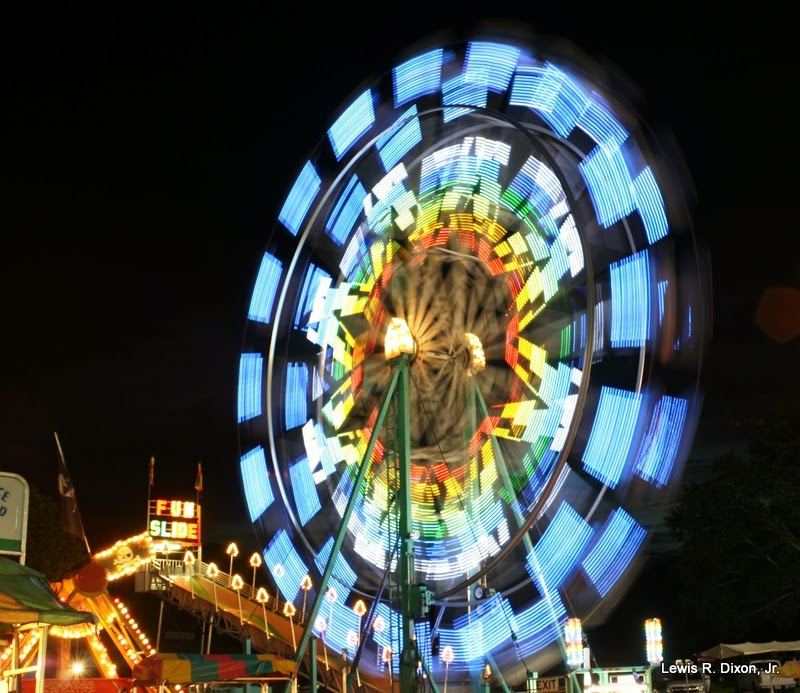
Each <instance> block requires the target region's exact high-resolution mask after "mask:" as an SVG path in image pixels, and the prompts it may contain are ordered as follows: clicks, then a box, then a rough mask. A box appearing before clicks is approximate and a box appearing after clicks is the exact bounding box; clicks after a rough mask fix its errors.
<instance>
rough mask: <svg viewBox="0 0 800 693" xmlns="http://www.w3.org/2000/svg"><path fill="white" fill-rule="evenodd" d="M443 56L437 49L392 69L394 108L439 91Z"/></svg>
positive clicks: (439, 49)
mask: <svg viewBox="0 0 800 693" xmlns="http://www.w3.org/2000/svg"><path fill="white" fill-rule="evenodd" d="M443 55H444V51H443V49H441V48H437V49H435V50H432V51H428V52H427V53H422V54H421V55H418V56H416V57H414V58H411V60H407V61H406V62H404V63H401V64H400V65H398V66H397V67H396V68H394V71H393V77H394V105H395V108H399V107H400V106H402V105H403V104H404V103H408V102H409V101H413V100H415V99H417V98H419V97H420V96H424V95H425V94H433V93H434V92H437V91H439V86H440V84H441V80H442V56H443Z"/></svg>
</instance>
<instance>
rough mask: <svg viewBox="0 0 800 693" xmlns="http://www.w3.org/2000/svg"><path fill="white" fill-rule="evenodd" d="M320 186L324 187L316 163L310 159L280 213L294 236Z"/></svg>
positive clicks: (279, 215) (283, 221)
mask: <svg viewBox="0 0 800 693" xmlns="http://www.w3.org/2000/svg"><path fill="white" fill-rule="evenodd" d="M320 187H322V180H321V179H320V177H319V174H318V173H317V171H316V169H315V168H314V164H312V163H311V162H310V161H308V162H306V165H305V166H303V170H302V171H300V175H299V176H297V180H296V181H295V182H294V185H293V186H292V189H291V190H290V191H289V195H288V197H287V198H286V202H284V203H283V208H282V209H281V211H280V214H278V219H279V220H280V222H281V223H282V224H283V225H284V226H285V227H286V228H287V229H288V230H289V231H290V232H291V234H292V235H293V236H296V235H297V232H298V231H299V230H300V225H301V224H302V223H303V219H305V218H306V214H308V210H309V209H310V208H311V204H312V203H313V202H314V198H315V197H316V196H317V193H318V192H319V189H320Z"/></svg>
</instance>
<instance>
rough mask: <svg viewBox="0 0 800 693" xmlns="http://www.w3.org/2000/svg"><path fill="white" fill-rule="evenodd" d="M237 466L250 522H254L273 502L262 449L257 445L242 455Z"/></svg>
mask: <svg viewBox="0 0 800 693" xmlns="http://www.w3.org/2000/svg"><path fill="white" fill-rule="evenodd" d="M239 465H240V468H241V473H242V482H243V486H244V497H245V500H246V502H247V509H248V511H249V513H250V520H251V521H253V522H255V521H256V520H257V519H258V518H259V517H261V515H262V514H263V512H264V511H265V510H266V509H267V508H268V507H269V506H270V505H271V504H272V502H273V501H274V500H275V497H274V495H273V493H272V486H271V485H270V482H269V473H268V472H267V459H266V457H265V456H264V449H263V448H262V447H261V446H260V445H259V446H258V447H256V448H253V449H252V450H250V452H246V453H245V454H244V455H242V457H241V460H240V462H239Z"/></svg>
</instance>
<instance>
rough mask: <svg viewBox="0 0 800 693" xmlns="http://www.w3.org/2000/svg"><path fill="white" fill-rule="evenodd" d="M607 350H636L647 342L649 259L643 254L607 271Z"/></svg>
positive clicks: (627, 259) (636, 255) (648, 327)
mask: <svg viewBox="0 0 800 693" xmlns="http://www.w3.org/2000/svg"><path fill="white" fill-rule="evenodd" d="M609 274H610V277H611V346H612V347H614V348H617V349H619V348H625V347H639V346H641V345H642V344H644V343H645V342H646V341H647V340H648V339H649V338H650V257H649V255H648V252H647V251H646V250H642V251H640V252H638V253H636V254H635V255H631V256H630V257H626V258H623V259H622V260H620V261H618V262H615V263H614V264H612V265H611V266H610V267H609Z"/></svg>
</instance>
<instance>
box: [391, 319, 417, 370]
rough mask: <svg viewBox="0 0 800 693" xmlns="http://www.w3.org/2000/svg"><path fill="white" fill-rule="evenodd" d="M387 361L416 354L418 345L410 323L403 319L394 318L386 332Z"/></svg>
mask: <svg viewBox="0 0 800 693" xmlns="http://www.w3.org/2000/svg"><path fill="white" fill-rule="evenodd" d="M383 350H384V353H385V354H386V360H387V361H390V360H391V359H393V358H395V357H397V356H400V354H412V355H413V354H414V352H415V351H416V345H415V344H414V337H413V336H412V334H411V330H410V329H409V328H408V323H407V322H406V321H405V320H403V318H392V320H391V322H390V323H389V328H388V329H387V330H386V339H385V340H384V343H383Z"/></svg>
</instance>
